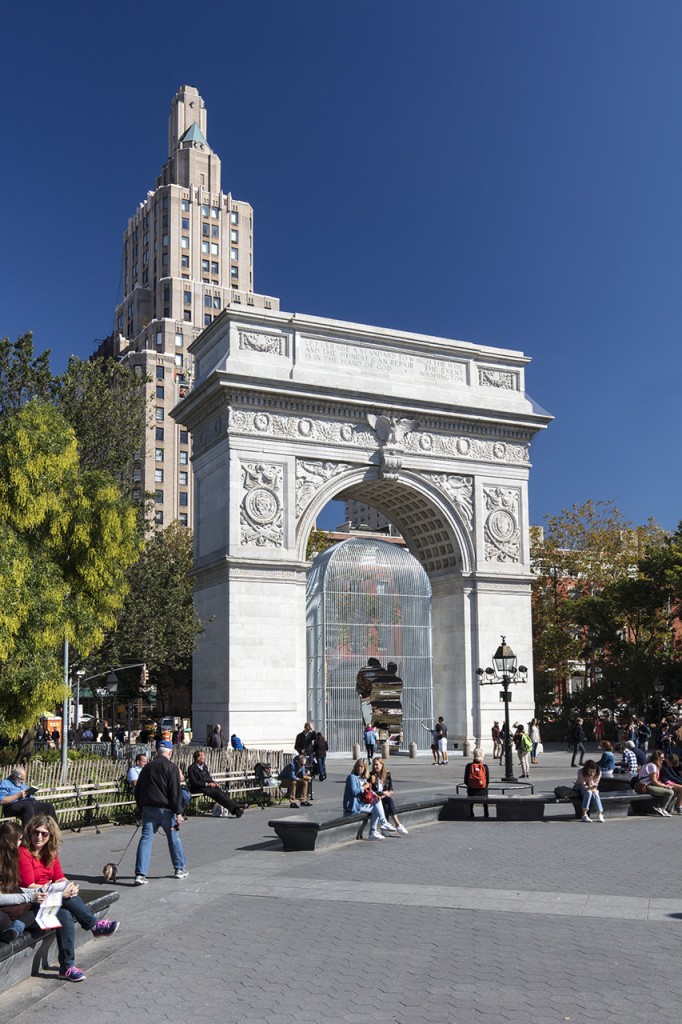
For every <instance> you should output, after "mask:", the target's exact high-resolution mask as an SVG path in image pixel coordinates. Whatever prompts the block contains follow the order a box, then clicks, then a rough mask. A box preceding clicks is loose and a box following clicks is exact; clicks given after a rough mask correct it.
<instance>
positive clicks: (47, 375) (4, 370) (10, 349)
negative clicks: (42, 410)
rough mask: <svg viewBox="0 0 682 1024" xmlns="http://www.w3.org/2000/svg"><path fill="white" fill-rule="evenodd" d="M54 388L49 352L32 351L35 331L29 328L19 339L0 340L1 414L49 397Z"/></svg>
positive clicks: (12, 411)
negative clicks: (36, 353) (32, 331)
mask: <svg viewBox="0 0 682 1024" xmlns="http://www.w3.org/2000/svg"><path fill="white" fill-rule="evenodd" d="M51 389H52V373H51V372H50V353H49V351H46V352H41V354H40V355H38V356H36V355H35V354H34V351H33V334H32V333H31V332H30V331H28V332H27V333H26V334H22V335H21V336H20V337H19V338H17V340H16V341H10V340H9V338H2V339H1V340H0V418H2V419H4V418H6V417H7V416H12V415H14V413H17V412H18V411H19V409H21V407H22V406H23V405H25V404H26V402H30V401H33V399H38V400H40V401H43V402H45V401H48V400H49V398H50V395H51Z"/></svg>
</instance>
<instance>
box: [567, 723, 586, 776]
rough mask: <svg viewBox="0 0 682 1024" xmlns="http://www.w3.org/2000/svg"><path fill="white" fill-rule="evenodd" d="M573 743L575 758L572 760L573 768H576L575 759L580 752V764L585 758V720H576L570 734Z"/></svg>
mask: <svg viewBox="0 0 682 1024" xmlns="http://www.w3.org/2000/svg"><path fill="white" fill-rule="evenodd" d="M569 736H570V738H571V743H572V744H573V757H572V758H571V768H575V759H576V756H577V754H578V751H580V763H581V764H582V763H583V758H584V757H585V733H584V731H583V720H582V718H576V720H575V722H574V723H573V725H572V726H571V731H570V733H569Z"/></svg>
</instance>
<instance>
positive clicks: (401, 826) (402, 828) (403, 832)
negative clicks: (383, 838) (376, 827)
mask: <svg viewBox="0 0 682 1024" xmlns="http://www.w3.org/2000/svg"><path fill="white" fill-rule="evenodd" d="M398 832H402V834H403V835H404V836H406V835H408V831H407V829H406V828H405V826H404V825H398Z"/></svg>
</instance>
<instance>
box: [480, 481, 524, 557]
mask: <svg viewBox="0 0 682 1024" xmlns="http://www.w3.org/2000/svg"><path fill="white" fill-rule="evenodd" d="M483 495H484V499H485V506H486V508H487V510H488V516H487V518H486V521H485V529H484V538H485V557H486V560H487V561H488V562H518V561H520V558H521V539H520V538H521V534H520V530H519V493H518V491H515V490H512V489H511V488H508V487H492V488H487V487H486V488H484V490H483Z"/></svg>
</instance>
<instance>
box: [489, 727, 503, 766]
mask: <svg viewBox="0 0 682 1024" xmlns="http://www.w3.org/2000/svg"><path fill="white" fill-rule="evenodd" d="M490 735H491V736H492V738H493V760H496V759H497V758H498V757H499V759H500V764H502V730H501V729H500V723H499V722H493V727H492V729H491V730H490Z"/></svg>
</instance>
